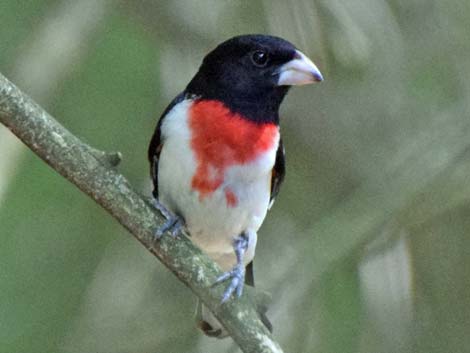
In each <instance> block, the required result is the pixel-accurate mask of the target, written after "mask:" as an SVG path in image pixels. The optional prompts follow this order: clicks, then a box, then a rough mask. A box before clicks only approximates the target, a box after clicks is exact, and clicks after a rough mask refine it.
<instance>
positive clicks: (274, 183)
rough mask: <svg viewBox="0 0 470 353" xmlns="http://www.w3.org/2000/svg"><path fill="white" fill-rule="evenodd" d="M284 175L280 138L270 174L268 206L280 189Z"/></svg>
mask: <svg viewBox="0 0 470 353" xmlns="http://www.w3.org/2000/svg"><path fill="white" fill-rule="evenodd" d="M285 175H286V159H285V151H284V145H283V143H282V139H280V140H279V147H278V148H277V152H276V162H275V163H274V167H273V171H272V176H271V199H270V202H269V207H271V206H272V204H273V202H274V200H275V198H276V196H277V194H278V193H279V190H280V189H281V184H282V182H283V181H284V176H285Z"/></svg>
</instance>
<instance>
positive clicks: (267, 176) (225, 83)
mask: <svg viewBox="0 0 470 353" xmlns="http://www.w3.org/2000/svg"><path fill="white" fill-rule="evenodd" d="M322 80H323V77H322V75H321V73H320V71H319V70H318V68H317V67H316V66H315V65H314V64H313V63H312V61H311V60H310V59H308V58H307V57H306V56H305V55H304V54H303V53H302V52H300V51H299V50H297V49H296V48H295V47H294V46H293V45H292V44H291V43H289V42H287V41H285V40H283V39H281V38H277V37H272V36H266V35H243V36H238V37H234V38H232V39H229V40H227V41H225V42H223V43H222V44H220V45H219V46H218V47H217V48H215V49H214V50H213V51H212V52H210V53H209V54H208V55H207V56H206V57H205V58H204V60H203V62H202V65H201V67H200V68H199V71H198V72H197V74H196V75H195V76H194V78H193V79H192V80H191V82H190V83H189V84H188V86H187V87H186V89H185V90H184V91H183V92H182V93H180V94H179V95H178V96H177V97H176V98H175V99H174V100H173V101H172V102H171V103H170V105H169V106H168V107H167V108H166V110H165V111H164V112H163V115H162V116H161V118H160V120H159V122H158V125H157V128H156V130H155V133H154V135H153V137H152V141H151V142H150V146H149V150H148V157H149V160H150V164H151V176H152V179H153V183H154V187H155V188H154V191H153V195H154V197H155V199H156V202H155V204H156V206H157V208H159V209H160V210H161V211H162V213H164V215H165V216H166V217H167V222H166V223H165V224H164V226H163V227H162V228H160V229H159V230H157V236H161V235H162V234H163V233H164V232H165V231H167V230H169V231H170V232H171V233H172V234H177V233H178V232H179V231H180V230H181V228H182V227H185V228H186V230H187V232H188V233H189V235H190V239H191V240H192V241H193V242H194V243H195V244H196V245H197V246H199V247H200V248H201V249H202V250H203V251H205V252H206V253H207V254H208V255H209V256H210V257H211V258H212V259H213V260H214V261H216V262H217V263H218V264H219V265H220V267H221V268H222V269H223V270H224V271H227V272H226V273H225V274H224V275H222V276H221V277H220V278H219V279H218V282H222V281H225V280H229V281H230V284H229V285H228V287H227V289H226V291H225V293H224V296H223V298H222V302H225V301H227V300H228V299H229V298H230V296H231V295H232V294H234V293H235V294H236V295H237V296H240V295H241V293H242V288H243V284H244V282H246V283H247V284H250V285H253V284H254V282H253V273H252V270H253V268H252V260H253V257H254V254H255V245H256V239H257V234H256V232H257V231H258V229H259V228H260V226H261V224H262V222H263V220H264V218H265V216H266V212H267V211H268V209H269V208H270V206H271V205H272V203H273V201H274V198H275V197H276V195H277V193H278V192H279V187H280V185H281V183H282V181H283V178H284V173H285V163H284V148H283V145H282V140H281V138H280V134H279V113H278V110H279V106H280V104H281V102H282V100H283V98H284V96H285V95H286V93H287V91H288V90H289V87H290V86H292V85H304V84H309V83H313V82H319V81H322ZM245 274H246V275H245ZM203 315H204V316H206V317H205V320H206V322H205V323H202V325H201V327H202V328H203V329H204V331H205V332H206V333H207V334H209V335H216V336H217V335H219V336H220V335H221V334H222V330H221V329H220V324H218V323H217V321H216V320H215V318H214V317H213V316H212V315H210V313H208V312H207V313H205V314H203ZM264 321H265V323H266V325H268V326H269V322H268V321H267V319H266V320H264ZM218 326H219V327H218Z"/></svg>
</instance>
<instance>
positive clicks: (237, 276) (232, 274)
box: [214, 233, 248, 304]
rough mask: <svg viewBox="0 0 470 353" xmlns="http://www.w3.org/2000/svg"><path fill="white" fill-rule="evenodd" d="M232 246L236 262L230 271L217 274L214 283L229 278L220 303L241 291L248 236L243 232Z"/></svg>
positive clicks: (238, 295) (243, 280)
mask: <svg viewBox="0 0 470 353" xmlns="http://www.w3.org/2000/svg"><path fill="white" fill-rule="evenodd" d="M233 248H234V250H235V255H236V256H237V264H236V265H235V266H234V267H233V269H232V270H231V271H228V272H225V273H223V274H222V275H221V276H219V277H218V278H217V279H216V281H215V283H214V285H217V284H219V283H222V282H225V281H226V280H228V279H230V284H229V285H228V287H227V289H226V290H225V292H224V295H223V296H222V304H223V303H226V302H227V301H228V300H229V299H230V297H231V296H232V294H234V293H235V295H236V297H237V298H239V297H241V295H242V293H243V285H244V283H245V266H244V265H243V255H244V254H245V251H246V249H247V248H248V238H247V236H246V235H245V234H244V233H243V234H242V235H241V236H239V237H237V238H236V239H235V241H234V243H233Z"/></svg>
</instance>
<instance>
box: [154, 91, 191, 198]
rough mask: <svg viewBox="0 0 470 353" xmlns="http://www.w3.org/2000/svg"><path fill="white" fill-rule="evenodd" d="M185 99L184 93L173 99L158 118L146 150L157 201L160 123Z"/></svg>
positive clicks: (160, 142) (160, 141) (160, 144)
mask: <svg viewBox="0 0 470 353" xmlns="http://www.w3.org/2000/svg"><path fill="white" fill-rule="evenodd" d="M184 98H185V93H184V92H182V93H180V94H178V95H177V96H176V97H175V99H173V100H172V101H171V103H170V105H168V107H166V109H165V110H164V111H163V114H162V115H161V116H160V120H158V124H157V127H156V128H155V132H154V133H153V136H152V140H151V141H150V145H149V149H148V159H149V162H150V176H151V177H152V181H153V196H154V197H155V198H156V199H157V198H158V159H159V158H160V152H161V151H162V147H163V141H162V138H161V127H162V122H163V120H164V119H165V117H166V115H167V114H168V113H169V112H170V110H171V109H173V107H174V106H175V105H176V104H178V103H180V102H181V101H183V100H184Z"/></svg>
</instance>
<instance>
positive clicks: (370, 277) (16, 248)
mask: <svg viewBox="0 0 470 353" xmlns="http://www.w3.org/2000/svg"><path fill="white" fill-rule="evenodd" d="M0 24H1V28H2V29H1V31H0V71H1V72H2V73H3V74H5V75H6V76H7V77H9V78H10V79H11V80H12V81H14V82H15V83H16V84H17V85H18V86H19V87H20V88H21V89H23V90H24V91H26V92H27V93H28V94H30V95H31V96H32V97H33V98H34V99H36V100H37V101H38V102H39V103H40V104H41V105H43V106H44V107H45V108H46V109H47V110H48V111H49V112H50V113H51V114H52V115H53V116H55V117H56V118H57V119H58V120H59V121H60V122H61V123H62V124H64V125H65V126H66V127H67V128H68V129H70V130H71V131H72V132H73V133H75V134H76V135H78V136H79V137H81V138H82V139H84V140H85V141H86V142H88V143H90V144H91V145H93V146H95V147H97V148H99V149H103V150H107V151H116V150H118V151H121V152H122V153H123V156H124V159H123V162H122V164H121V166H120V169H121V171H122V172H123V173H124V174H125V175H126V176H127V177H128V178H129V179H130V180H131V182H132V183H133V185H134V186H135V187H136V189H138V190H140V191H142V192H143V193H150V180H149V177H148V166H147V161H146V148H147V144H148V142H149V139H150V137H151V135H152V132H153V128H154V126H155V124H156V121H157V119H158V117H159V115H160V113H161V112H162V111H163V109H164V108H165V106H166V104H168V102H169V101H170V99H171V98H172V97H174V96H175V95H176V94H177V93H178V92H179V91H180V90H182V89H183V88H184V86H185V84H186V83H187V82H188V81H189V79H190V78H191V77H192V75H193V74H194V73H195V71H196V70H197V67H198V65H199V63H200V62H201V60H202V58H203V56H204V54H205V53H207V52H208V51H209V50H210V49H212V48H213V47H214V46H215V45H217V44H218V43H219V42H221V41H223V40H225V39H227V38H229V37H231V36H234V35H236V34H242V33H258V32H259V33H268V34H273V35H278V36H282V37H284V38H286V39H288V40H290V41H292V42H293V43H295V44H296V45H297V47H298V48H300V49H301V50H302V51H303V52H305V53H306V54H307V55H308V56H310V57H311V58H312V59H313V60H314V61H315V62H316V64H317V65H318V66H319V67H320V69H321V70H322V73H323V74H324V76H325V82H324V83H322V84H321V85H314V86H308V87H304V88H302V89H298V88H294V89H292V91H291V92H290V94H289V96H288V97H287V99H286V101H285V103H284V104H283V106H282V110H281V116H282V129H283V134H284V143H285V145H286V149H287V163H288V166H287V167H288V170H287V180H286V182H285V184H284V186H283V188H282V190H281V194H280V196H279V198H278V200H277V202H276V205H275V206H274V207H273V210H272V211H271V212H270V214H269V215H268V217H267V219H266V221H265V224H264V225H263V227H262V229H261V231H260V235H259V240H258V249H257V257H256V261H255V263H256V275H257V283H258V285H259V287H260V288H262V289H266V290H268V291H270V292H271V293H272V294H273V304H272V307H271V308H270V311H269V316H270V317H271V319H272V321H273V324H274V330H275V331H274V334H275V337H276V338H277V339H278V340H279V341H280V343H281V345H282V346H283V347H284V349H285V351H286V352H342V353H346V352H364V353H368V352H370V353H378V352H384V353H385V352H386V353H389V352H427V353H432V352H452V353H457V352H470V279H469V278H470V237H469V232H470V202H469V201H470V178H469V175H470V159H469V157H470V153H469V151H470V119H469V111H470V107H469V103H470V84H469V82H470V40H469V36H470V2H468V1H467V0H451V1H434V0H427V1H425V0H406V1H405V0H387V1H385V0H299V1H295V2H294V1H292V2H288V1H284V0H272V1H269V0H264V1H263V0H252V1H246V2H242V1H217V0H198V1H183V0H182V1H179V0H177V1H150V0H144V1H117V0H116V1H111V0H79V1H73V0H63V1H60V0H35V1H32V0H25V1H13V0H3V1H1V2H0ZM194 305H195V298H194V296H193V295H192V293H191V292H190V291H189V290H188V289H187V288H186V287H184V286H183V285H182V284H181V283H179V282H178V281H177V280H176V279H175V278H174V277H173V276H172V275H171V274H170V273H169V272H168V271H167V270H166V269H164V268H163V266H162V265H161V264H160V263H158V262H157V261H156V259H155V258H154V257H153V256H151V255H150V254H149V253H148V252H147V251H146V250H145V249H144V248H143V247H142V246H141V245H140V244H138V243H137V242H136V241H135V240H134V239H133V238H132V237H130V236H129V235H128V234H127V233H126V232H125V231H124V230H123V229H122V228H121V227H120V226H119V225H118V224H117V223H116V222H115V221H114V220H113V219H112V218H111V217H110V216H108V215H107V214H106V213H105V212H104V211H103V210H101V209H100V208H99V207H98V206H97V205H96V204H94V203H93V202H92V201H91V200H90V199H88V198H87V197H85V196H84V195H83V194H82V193H80V192H79V191H78V190H77V189H76V188H75V187H74V186H72V185H71V184H70V183H68V182H67V181H66V180H64V179H63V178H62V177H60V176H58V175H57V174H56V173H55V172H54V171H52V170H51V169H50V168H49V167H48V166H46V164H44V163H43V162H42V161H41V160H39V159H38V158H37V157H36V156H35V155H33V153H32V152H30V151H29V150H27V149H26V148H25V147H24V146H22V145H21V143H19V142H18V141H17V139H16V138H15V137H14V136H12V134H11V133H10V132H9V131H8V130H6V129H5V128H4V127H3V126H0V352H1V353H3V352H5V353H11V352H28V353H33V352H65V353H74V352H106V353H113V352H116V353H118V352H119V353H121V352H123V353H124V352H137V353H138V352H142V353H144V352H169V353H177V352H194V353H199V352H200V353H210V352H238V348H237V347H236V346H235V345H234V344H233V342H232V341H231V339H227V340H223V341H218V340H214V339H209V338H206V337H204V336H203V335H201V334H200V333H199V332H198V331H197V330H196V329H195V327H194Z"/></svg>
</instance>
